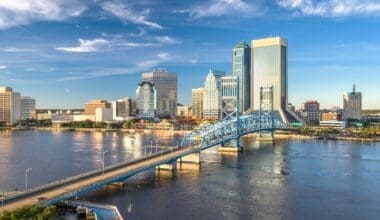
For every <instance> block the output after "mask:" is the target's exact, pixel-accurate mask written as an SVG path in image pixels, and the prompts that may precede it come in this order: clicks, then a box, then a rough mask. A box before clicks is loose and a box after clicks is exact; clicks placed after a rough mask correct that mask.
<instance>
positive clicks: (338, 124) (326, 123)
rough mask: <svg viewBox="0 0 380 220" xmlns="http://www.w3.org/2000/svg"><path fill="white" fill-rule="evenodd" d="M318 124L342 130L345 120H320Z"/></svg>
mask: <svg viewBox="0 0 380 220" xmlns="http://www.w3.org/2000/svg"><path fill="white" fill-rule="evenodd" d="M319 126H321V127H324V128H336V129H340V130H343V129H345V128H346V122H345V121H336V120H330V121H320V122H319Z"/></svg>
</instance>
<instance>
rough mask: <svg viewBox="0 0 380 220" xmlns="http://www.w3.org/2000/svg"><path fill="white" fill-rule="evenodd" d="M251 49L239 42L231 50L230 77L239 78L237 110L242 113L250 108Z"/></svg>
mask: <svg viewBox="0 0 380 220" xmlns="http://www.w3.org/2000/svg"><path fill="white" fill-rule="evenodd" d="M250 71H251V48H250V47H249V46H248V45H247V44H246V43H245V42H244V41H241V42H240V43H239V44H238V45H236V47H235V48H234V49H233V50H232V75H233V76H236V77H238V78H239V99H240V103H239V109H240V111H241V112H244V111H246V110H248V109H249V108H250V105H251V103H250V101H251V94H250V87H251V73H250Z"/></svg>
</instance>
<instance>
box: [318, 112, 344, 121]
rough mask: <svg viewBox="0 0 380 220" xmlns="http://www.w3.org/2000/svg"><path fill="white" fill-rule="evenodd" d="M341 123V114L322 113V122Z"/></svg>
mask: <svg viewBox="0 0 380 220" xmlns="http://www.w3.org/2000/svg"><path fill="white" fill-rule="evenodd" d="M334 120H335V121H341V120H342V114H341V113H338V112H323V113H322V121H334Z"/></svg>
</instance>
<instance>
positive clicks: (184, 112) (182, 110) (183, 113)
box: [177, 106, 190, 118]
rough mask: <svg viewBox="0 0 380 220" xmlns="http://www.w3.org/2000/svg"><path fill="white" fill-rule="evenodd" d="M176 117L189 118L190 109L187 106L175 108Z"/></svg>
mask: <svg viewBox="0 0 380 220" xmlns="http://www.w3.org/2000/svg"><path fill="white" fill-rule="evenodd" d="M177 114H178V115H177V116H178V117H185V118H187V117H189V116H190V107H189V106H177Z"/></svg>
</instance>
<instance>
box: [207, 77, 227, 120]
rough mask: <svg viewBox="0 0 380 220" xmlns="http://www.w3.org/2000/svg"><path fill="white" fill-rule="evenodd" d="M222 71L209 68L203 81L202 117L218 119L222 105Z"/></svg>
mask: <svg viewBox="0 0 380 220" xmlns="http://www.w3.org/2000/svg"><path fill="white" fill-rule="evenodd" d="M224 75H225V73H224V72H222V71H216V70H210V71H209V73H208V75H207V77H206V81H205V86H204V94H203V118H204V119H210V120H218V119H220V108H221V106H222V92H221V89H222V76H224Z"/></svg>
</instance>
